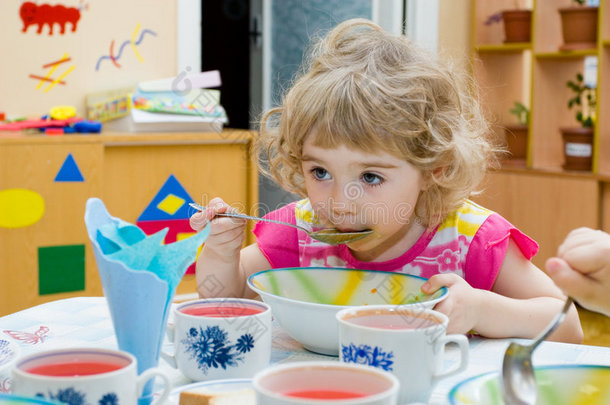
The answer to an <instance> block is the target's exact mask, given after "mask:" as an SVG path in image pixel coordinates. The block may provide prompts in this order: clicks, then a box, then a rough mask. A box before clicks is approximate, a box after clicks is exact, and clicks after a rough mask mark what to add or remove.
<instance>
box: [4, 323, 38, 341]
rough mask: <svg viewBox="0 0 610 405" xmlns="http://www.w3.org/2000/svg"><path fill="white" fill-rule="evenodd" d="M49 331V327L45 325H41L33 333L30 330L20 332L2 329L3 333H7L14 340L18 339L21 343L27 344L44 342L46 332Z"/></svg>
mask: <svg viewBox="0 0 610 405" xmlns="http://www.w3.org/2000/svg"><path fill="white" fill-rule="evenodd" d="M48 332H49V328H48V327H47V326H44V325H43V326H41V327H40V328H38V330H37V331H36V332H34V333H30V332H22V331H18V330H4V333H6V334H7V335H9V336H10V337H12V338H13V339H15V340H19V341H20V342H22V343H25V344H28V345H35V344H37V343H42V342H44V339H45V338H46V337H47V333H48Z"/></svg>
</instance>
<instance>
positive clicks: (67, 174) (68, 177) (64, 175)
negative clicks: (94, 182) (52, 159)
mask: <svg viewBox="0 0 610 405" xmlns="http://www.w3.org/2000/svg"><path fill="white" fill-rule="evenodd" d="M55 181H85V179H84V178H83V175H82V174H81V172H80V169H79V168H78V165H77V164H76V161H75V160H74V156H72V154H71V153H68V156H67V157H66V160H64V164H63V165H61V168H60V169H59V171H58V172H57V175H56V176H55Z"/></svg>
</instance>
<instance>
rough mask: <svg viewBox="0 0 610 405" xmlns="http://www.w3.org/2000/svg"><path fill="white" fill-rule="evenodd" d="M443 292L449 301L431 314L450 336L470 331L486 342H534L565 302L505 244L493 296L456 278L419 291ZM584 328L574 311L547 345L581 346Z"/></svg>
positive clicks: (445, 277) (439, 279) (436, 280)
mask: <svg viewBox="0 0 610 405" xmlns="http://www.w3.org/2000/svg"><path fill="white" fill-rule="evenodd" d="M441 286H446V287H448V288H449V290H450V292H449V296H448V297H447V299H445V300H444V301H442V302H440V303H439V304H437V305H436V307H435V309H437V310H439V311H441V312H443V313H445V314H446V315H448V316H449V318H450V322H449V328H448V333H467V332H469V331H474V332H476V333H478V334H480V335H482V336H485V337H490V338H506V337H517V338H530V339H531V338H534V337H536V336H537V335H538V334H539V333H540V332H541V331H542V330H543V329H544V328H545V327H546V326H547V325H548V323H549V322H550V321H551V320H552V319H553V317H554V316H555V315H556V314H557V313H558V312H559V311H560V310H561V308H562V306H563V300H564V299H565V297H564V295H563V294H562V293H561V291H560V290H559V289H558V288H557V287H556V286H555V285H554V283H553V282H552V281H551V279H550V278H549V277H548V276H547V275H546V274H544V273H543V272H542V270H540V269H538V268H537V267H536V266H534V265H533V264H532V263H531V262H530V261H529V260H527V259H526V258H525V257H524V256H523V255H522V254H521V251H520V250H519V248H518V247H517V246H516V244H515V243H514V242H513V241H512V240H511V241H509V244H508V248H507V251H506V256H505V258H504V261H503V263H502V267H501V268H500V272H499V274H498V277H497V278H496V281H495V283H494V285H493V287H492V290H491V291H486V290H480V289H475V288H472V287H471V286H470V285H469V284H468V283H467V282H466V281H465V280H464V279H462V278H461V277H459V276H457V275H455V274H439V275H435V276H432V277H431V278H430V280H429V281H428V282H427V283H425V284H424V286H423V287H422V290H423V291H424V292H427V293H430V292H433V291H435V290H437V289H438V288H440V287H441ZM582 337H583V336H582V328H581V326H580V321H579V318H578V313H577V311H576V308H575V307H572V308H571V309H570V311H569V312H568V314H567V316H566V318H565V320H564V321H563V323H562V324H561V325H560V326H559V327H558V328H557V330H556V331H555V332H554V333H553V334H552V335H551V336H550V337H549V340H556V341H563V342H571V343H581V342H582Z"/></svg>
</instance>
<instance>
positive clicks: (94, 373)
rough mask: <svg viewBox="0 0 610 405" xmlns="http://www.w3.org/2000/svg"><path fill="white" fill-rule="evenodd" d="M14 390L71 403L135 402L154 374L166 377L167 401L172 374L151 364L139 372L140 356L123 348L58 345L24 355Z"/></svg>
mask: <svg viewBox="0 0 610 405" xmlns="http://www.w3.org/2000/svg"><path fill="white" fill-rule="evenodd" d="M12 375H13V385H12V390H13V394H18V395H23V396H28V397H39V398H41V399H45V400H48V401H51V402H62V403H66V404H68V405H85V404H104V405H115V404H125V405H135V404H137V403H138V396H139V395H141V393H142V390H143V389H144V385H145V384H146V383H147V382H148V381H149V380H150V379H151V378H154V377H161V378H162V379H163V381H164V389H163V393H162V394H161V396H160V397H158V398H156V399H155V401H154V402H153V403H152V404H153V405H154V404H160V403H163V402H164V401H165V399H166V398H167V396H168V394H169V392H170V391H171V383H170V381H169V378H168V376H167V375H166V374H165V373H164V372H163V371H162V370H160V369H158V368H149V369H147V370H146V371H144V372H143V373H142V374H140V375H139V376H138V374H137V360H136V358H135V357H134V356H133V355H132V354H130V353H127V352H123V351H119V350H107V349H94V348H77V349H54V350H46V351H42V352H37V353H34V354H30V355H28V356H25V357H22V358H20V359H19V360H18V361H17V363H15V366H14V368H13V372H12Z"/></svg>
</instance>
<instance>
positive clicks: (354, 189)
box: [330, 182, 363, 215]
mask: <svg viewBox="0 0 610 405" xmlns="http://www.w3.org/2000/svg"><path fill="white" fill-rule="evenodd" d="M362 194H363V190H362V186H361V185H360V184H358V183H356V182H348V183H339V182H337V183H335V185H334V186H333V190H332V194H331V204H330V209H331V211H332V212H333V213H335V214H339V215H353V214H355V213H356V201H357V200H358V199H359V198H360V197H362Z"/></svg>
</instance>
